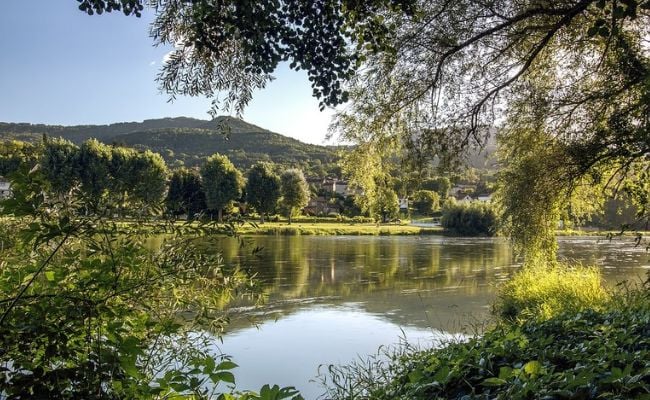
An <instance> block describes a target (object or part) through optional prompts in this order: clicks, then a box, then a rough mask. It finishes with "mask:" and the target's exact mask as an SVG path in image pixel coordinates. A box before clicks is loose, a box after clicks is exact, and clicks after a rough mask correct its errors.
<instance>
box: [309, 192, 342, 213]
mask: <svg viewBox="0 0 650 400" xmlns="http://www.w3.org/2000/svg"><path fill="white" fill-rule="evenodd" d="M302 211H303V213H305V214H306V215H314V216H319V215H328V214H329V213H338V211H339V210H338V208H337V207H336V205H334V204H330V203H329V201H328V200H327V199H326V198H325V197H323V196H318V197H312V198H311V199H309V203H307V206H306V207H305V208H303V209H302Z"/></svg>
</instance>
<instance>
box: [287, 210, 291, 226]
mask: <svg viewBox="0 0 650 400" xmlns="http://www.w3.org/2000/svg"><path fill="white" fill-rule="evenodd" d="M288 217H289V225H291V212H289V215H288Z"/></svg>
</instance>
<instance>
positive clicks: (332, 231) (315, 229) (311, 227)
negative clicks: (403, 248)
mask: <svg viewBox="0 0 650 400" xmlns="http://www.w3.org/2000/svg"><path fill="white" fill-rule="evenodd" d="M237 232H239V233H240V234H242V235H431V234H442V229H441V228H422V227H417V226H411V225H398V224H374V223H336V222H309V223H303V222H294V223H292V224H291V225H289V224H287V223H284V222H267V223H264V224H257V225H251V224H245V225H242V226H240V227H238V228H237Z"/></svg>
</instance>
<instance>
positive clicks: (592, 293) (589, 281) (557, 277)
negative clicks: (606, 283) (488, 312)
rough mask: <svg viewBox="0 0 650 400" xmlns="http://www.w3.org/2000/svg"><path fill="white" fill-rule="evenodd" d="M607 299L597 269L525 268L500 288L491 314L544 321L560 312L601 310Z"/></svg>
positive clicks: (576, 267)
mask: <svg viewBox="0 0 650 400" xmlns="http://www.w3.org/2000/svg"><path fill="white" fill-rule="evenodd" d="M609 299H610V295H609V293H608V292H607V291H606V290H605V289H604V288H603V286H602V278H601V274H600V271H599V269H598V268H596V267H582V266H568V265H565V264H560V263H548V264H535V265H525V266H524V267H522V269H521V270H520V271H519V272H517V273H516V274H515V275H514V276H513V277H512V278H510V279H509V280H508V281H507V282H505V283H504V284H503V285H501V287H500V288H499V294H498V297H497V301H496V303H495V305H494V309H493V311H494V313H495V314H496V315H498V316H499V317H500V318H502V319H505V320H507V321H516V320H522V319H526V320H528V319H530V320H547V319H549V318H551V317H553V316H555V315H557V314H560V313H562V312H580V311H583V310H586V309H595V310H601V309H603V307H605V304H606V303H607V302H608V301H609Z"/></svg>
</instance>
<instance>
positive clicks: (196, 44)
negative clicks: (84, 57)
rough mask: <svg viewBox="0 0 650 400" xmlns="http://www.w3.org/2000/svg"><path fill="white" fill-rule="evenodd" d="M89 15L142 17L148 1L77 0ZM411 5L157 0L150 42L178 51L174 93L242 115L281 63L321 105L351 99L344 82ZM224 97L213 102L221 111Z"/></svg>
mask: <svg viewBox="0 0 650 400" xmlns="http://www.w3.org/2000/svg"><path fill="white" fill-rule="evenodd" d="M80 3H81V4H80V8H81V9H82V10H83V11H86V12H88V13H89V14H92V13H94V12H98V13H102V12H104V11H107V12H110V11H112V10H122V11H123V12H124V13H125V14H136V15H137V14H139V12H140V11H141V10H142V5H143V3H144V1H143V0H120V1H117V0H80ZM414 3H415V2H414V1H412V0H371V1H365V2H359V1H354V0H321V1H314V2H303V1H299V0H286V1H282V2H276V1H270V0H266V1H241V0H230V1H226V2H217V3H214V2H211V1H203V0H202V1H165V2H162V1H156V2H153V6H154V9H155V11H156V18H155V20H154V22H153V25H152V29H151V32H152V37H153V39H154V43H155V44H156V45H173V46H175V50H174V51H173V52H172V53H171V55H170V57H169V60H168V61H167V62H166V63H165V65H164V66H163V69H162V71H161V73H160V75H159V78H158V80H159V82H160V85H161V87H162V88H163V89H164V90H165V91H167V92H168V93H170V94H171V95H172V96H173V95H176V94H182V95H192V96H196V95H199V94H201V95H207V96H215V95H216V94H218V93H219V92H226V93H227V95H226V97H225V99H224V104H223V106H224V107H234V109H235V110H237V111H238V112H240V111H241V110H242V108H243V106H244V105H245V104H246V103H248V101H249V100H250V99H251V95H252V92H253V91H254V90H255V89H259V88H262V87H264V85H265V84H266V83H267V82H268V81H269V80H270V79H271V75H270V74H271V73H272V72H273V71H274V70H275V69H276V68H277V66H278V64H279V63H280V62H284V61H287V62H290V67H291V68H292V69H296V70H304V71H306V72H307V74H308V76H309V80H310V81H311V82H312V88H313V93H314V96H316V97H317V98H319V99H320V100H321V104H322V106H323V107H324V106H325V105H331V106H334V105H337V104H340V103H342V102H345V101H346V100H347V96H348V95H347V92H346V91H345V89H344V87H343V82H344V80H345V79H348V78H350V77H351V76H352V74H353V73H354V71H355V70H356V69H357V67H358V66H359V64H360V63H361V62H362V61H363V59H364V54H365V53H366V52H368V51H378V50H381V49H387V46H386V43H387V39H388V38H389V37H390V35H391V34H392V33H393V32H394V31H395V30H396V29H397V26H396V25H394V24H391V23H387V21H386V19H387V18H386V17H387V16H389V15H391V14H395V13H406V14H409V15H411V14H413V12H414ZM219 104H220V103H219V99H215V102H214V105H215V106H218V105H219Z"/></svg>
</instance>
